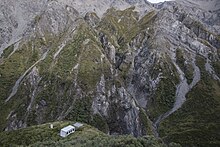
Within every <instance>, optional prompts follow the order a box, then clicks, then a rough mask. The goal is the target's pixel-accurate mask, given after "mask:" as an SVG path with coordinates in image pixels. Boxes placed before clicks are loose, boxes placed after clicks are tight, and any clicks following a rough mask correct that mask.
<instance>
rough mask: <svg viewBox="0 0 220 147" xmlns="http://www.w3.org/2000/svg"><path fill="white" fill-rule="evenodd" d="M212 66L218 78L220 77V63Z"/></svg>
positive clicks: (214, 63) (217, 62)
mask: <svg viewBox="0 0 220 147" xmlns="http://www.w3.org/2000/svg"><path fill="white" fill-rule="evenodd" d="M212 66H213V68H214V71H215V73H216V74H217V76H218V77H220V62H219V61H216V62H213V63H212Z"/></svg>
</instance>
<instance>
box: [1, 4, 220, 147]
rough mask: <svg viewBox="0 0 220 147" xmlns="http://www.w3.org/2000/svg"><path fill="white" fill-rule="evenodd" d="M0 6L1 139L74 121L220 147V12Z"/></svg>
mask: <svg viewBox="0 0 220 147" xmlns="http://www.w3.org/2000/svg"><path fill="white" fill-rule="evenodd" d="M211 2H212V3H213V4H212V5H213V6H216V5H218V1H211ZM211 2H210V3H211ZM0 4H1V5H2V7H1V9H0V12H1V15H0V30H1V38H0V51H1V58H0V91H1V92H0V105H1V108H0V109H1V111H0V113H1V118H2V119H1V120H0V128H1V130H2V131H3V130H5V131H7V130H14V129H18V128H23V127H26V126H30V125H34V124H42V123H44V122H49V121H55V120H66V119H67V120H68V119H69V120H77V121H82V122H86V123H89V124H92V125H94V126H95V127H97V128H99V129H100V130H102V131H104V132H106V133H109V134H132V135H134V136H142V135H145V134H153V135H155V136H157V137H161V138H163V140H164V141H165V142H172V141H174V142H178V143H180V144H182V145H186V146H187V145H192V144H200V143H201V142H200V141H201V140H203V137H202V136H204V137H206V139H205V140H203V142H202V144H213V145H216V144H217V143H218V142H217V141H218V140H219V136H220V135H219V130H220V128H219V127H220V126H219V124H218V121H219V120H220V119H219V118H220V116H219V114H220V113H219V110H220V109H219V108H220V94H219V92H218V91H219V89H220V86H219V82H220V64H219V53H220V52H219V48H220V37H219V33H220V32H219V22H218V21H216V20H218V18H219V16H218V10H217V8H216V9H215V8H213V7H212V8H209V9H207V7H202V6H203V5H202V4H203V3H202V1H182V0H181V1H180V0H179V1H169V2H164V3H159V4H151V3H149V2H148V1H143V0H133V1H131V0H129V1H128V0H123V1H120V2H119V1H114V0H103V1H89V0H85V1H78V0H75V1H70V0H67V1H62V0H58V1H53V0H48V1H40V0H38V1H37V2H36V3H35V4H34V5H33V2H32V1H25V0H19V1H16V2H14V1H8V0H7V1H6V0H5V1H4V0H3V1H2V2H1V3H0ZM210 7H211V6H210ZM211 9H213V10H211ZM205 126H208V127H205ZM207 130H208V131H207ZM189 136H191V137H192V139H188V138H187V137H189Z"/></svg>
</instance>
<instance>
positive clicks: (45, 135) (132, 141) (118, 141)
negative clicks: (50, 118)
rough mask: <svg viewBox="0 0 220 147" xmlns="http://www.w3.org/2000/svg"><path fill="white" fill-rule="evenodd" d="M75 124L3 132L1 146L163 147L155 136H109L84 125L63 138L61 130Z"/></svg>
mask: <svg viewBox="0 0 220 147" xmlns="http://www.w3.org/2000/svg"><path fill="white" fill-rule="evenodd" d="M69 124H73V122H71V121H68V122H53V125H54V128H53V129H50V128H49V126H50V125H49V123H48V124H43V125H38V126H32V127H28V128H25V129H19V130H16V131H9V132H1V133H0V146H17V145H19V146H91V147H93V146H94V147H98V146H100V147H102V146H109V147H110V146H114V147H121V146H122V147H123V146H126V147H127V146H128V147H147V146H151V147H161V146H163V144H162V143H160V142H159V141H158V140H157V139H155V138H154V137H153V136H144V137H139V138H134V137H132V136H127V135H125V136H109V135H107V134H104V133H102V132H100V131H98V130H97V129H95V128H93V127H91V126H89V125H86V124H84V126H83V127H82V128H81V129H79V130H77V131H76V132H75V133H73V134H70V135H69V136H67V137H65V138H62V137H60V136H59V131H60V129H61V128H63V127H65V126H67V125H69Z"/></svg>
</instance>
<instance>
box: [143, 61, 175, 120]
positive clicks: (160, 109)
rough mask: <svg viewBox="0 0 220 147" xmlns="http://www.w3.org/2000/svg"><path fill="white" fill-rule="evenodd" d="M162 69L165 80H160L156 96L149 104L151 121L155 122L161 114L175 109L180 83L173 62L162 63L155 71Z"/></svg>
mask: <svg viewBox="0 0 220 147" xmlns="http://www.w3.org/2000/svg"><path fill="white" fill-rule="evenodd" d="M166 60H168V59H164V60H163V61H166ZM160 69H161V71H163V74H162V76H163V78H162V79H161V80H160V82H159V84H158V86H157V90H156V92H155V94H154V95H153V96H152V98H151V99H150V101H149V103H148V110H147V112H148V114H149V117H150V119H151V120H155V119H156V118H157V117H159V116H160V115H161V114H163V113H165V112H167V111H168V110H170V109H171V108H172V107H173V104H174V102H175V95H176V85H177V84H178V82H179V77H178V74H177V72H176V69H175V67H174V65H173V64H172V62H171V61H169V60H168V61H167V62H165V63H160V64H159V65H158V67H155V68H154V69H153V70H154V72H158V70H160ZM153 70H152V72H153ZM154 74H155V73H154ZM154 74H153V75H154Z"/></svg>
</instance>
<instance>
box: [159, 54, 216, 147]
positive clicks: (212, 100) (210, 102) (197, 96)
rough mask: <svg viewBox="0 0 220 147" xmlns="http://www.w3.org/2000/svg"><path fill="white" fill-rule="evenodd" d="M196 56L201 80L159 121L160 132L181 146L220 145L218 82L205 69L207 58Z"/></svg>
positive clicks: (165, 138) (165, 137) (167, 139)
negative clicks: (166, 116)
mask: <svg viewBox="0 0 220 147" xmlns="http://www.w3.org/2000/svg"><path fill="white" fill-rule="evenodd" d="M196 59H197V60H196V64H197V66H199V68H200V70H201V76H202V77H201V81H200V82H199V83H198V84H197V85H196V86H195V87H194V88H193V89H192V90H191V91H190V92H189V93H188V94H187V100H186V102H185V103H184V104H183V106H182V108H180V109H179V110H178V111H176V112H175V113H174V114H172V115H171V116H170V117H169V118H167V119H166V120H164V121H163V122H162V123H161V125H160V128H159V132H160V134H161V137H163V139H164V140H165V141H166V142H171V141H174V142H177V143H180V144H181V145H183V146H195V145H196V146H204V147H206V146H219V145H220V142H219V140H220V134H219V132H220V124H219V120H220V93H219V89H220V84H219V82H217V81H215V80H213V79H212V77H211V76H210V75H209V74H208V73H207V72H206V70H205V62H206V60H205V59H204V58H202V57H200V56H197V58H196Z"/></svg>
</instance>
